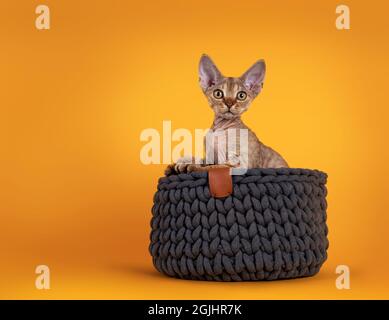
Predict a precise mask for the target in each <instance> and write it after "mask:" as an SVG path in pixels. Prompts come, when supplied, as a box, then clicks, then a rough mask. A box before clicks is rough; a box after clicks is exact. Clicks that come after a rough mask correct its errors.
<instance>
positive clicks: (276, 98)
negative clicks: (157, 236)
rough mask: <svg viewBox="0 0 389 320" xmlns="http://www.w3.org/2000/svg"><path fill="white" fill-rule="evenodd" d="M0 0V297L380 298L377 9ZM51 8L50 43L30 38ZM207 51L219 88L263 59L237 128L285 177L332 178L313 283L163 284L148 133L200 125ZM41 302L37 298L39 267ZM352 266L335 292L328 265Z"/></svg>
mask: <svg viewBox="0 0 389 320" xmlns="http://www.w3.org/2000/svg"><path fill="white" fill-rule="evenodd" d="M342 3H343V2H342V1H332V0H329V1H327V0H326V1H324V0H323V1H302V0H293V1H282V2H280V1H270V0H269V1H259V0H252V1H249V0H245V1H230V0H223V1H221V0H217V1H205V0H196V1H178V0H177V1H169V0H168V1H166V0H165V1H159V2H157V1H137V2H135V1H75V0H66V1H65V0H62V1H60V0H55V1H54V0H44V1H32V0H24V1H2V3H1V11H2V15H1V19H0V21H1V22H0V24H1V27H0V39H1V50H0V64H1V69H0V70H1V72H0V88H1V89H0V97H1V100H0V101H1V117H0V139H1V167H2V170H1V176H0V177H1V187H0V210H1V222H0V257H1V258H0V259H1V265H0V297H1V298H37V299H41V298H42V299H43V298H50V299H52V298H55V299H57V298H92V299H93V298H108V299H110V298H159V299H163V298H166V299H169V298H180V299H181V298H194V299H198V298H204V299H208V298H215V299H223V298H236V299H240V298H248V299H265V298H313V299H316V298H324V299H326V298H334V299H352V298H389V293H388V289H387V288H388V285H389V277H388V271H387V269H388V261H389V251H388V249H387V245H388V242H389V232H388V230H387V228H388V212H387V208H388V196H387V193H388V188H387V176H388V175H387V174H388V166H387V162H388V149H387V143H386V144H385V145H384V142H386V137H387V129H386V127H387V123H388V114H389V111H388V104H387V94H388V88H387V87H388V75H389V68H388V66H389V63H388V54H389V50H388V41H387V40H388V31H389V28H388V18H387V16H386V13H387V12H388V9H389V6H388V4H387V3H386V2H385V1H383V0H382V1H377V0H373V1H369V2H368V3H366V1H347V2H346V4H348V5H349V6H350V10H351V30H346V31H339V30H337V29H336V28H335V18H336V14H335V8H336V6H337V5H338V4H342ZM38 4H47V5H48V6H49V8H50V10H51V29H50V30H37V29H36V28H35V18H36V14H35V7H36V6H37V5H38ZM202 53H207V54H209V55H210V56H211V57H212V58H213V59H214V60H215V62H216V64H217V65H218V66H219V68H220V69H221V71H222V72H224V73H225V74H226V75H231V76H237V75H240V74H241V73H243V72H244V71H245V70H246V69H247V68H248V67H249V66H250V65H251V64H252V63H253V62H254V61H256V60H257V59H259V58H264V59H265V60H266V62H267V76H266V80H265V86H264V90H263V91H262V94H261V95H260V96H259V98H257V100H256V101H255V102H254V104H253V105H252V107H251V109H250V110H249V111H248V113H247V114H246V115H245V117H244V119H245V121H246V122H247V124H248V125H249V126H250V127H251V128H252V129H253V130H254V131H255V132H256V133H257V135H258V136H259V138H260V139H261V140H262V141H263V142H264V143H265V144H268V145H271V146H273V147H274V148H275V149H276V150H278V151H279V152H280V153H281V154H282V155H283V156H284V157H285V158H286V159H287V160H288V162H289V164H290V165H291V166H293V167H306V168H318V169H321V170H323V171H326V172H327V173H328V174H329V181H328V188H329V195H328V203H329V208H328V225H329V228H330V234H329V238H330V249H329V259H328V261H327V262H326V263H325V265H324V266H323V268H322V270H321V272H320V273H319V274H318V275H317V276H315V277H313V278H307V279H298V280H293V281H279V282H265V283H264V282H257V283H207V282H193V281H182V280H176V279H170V278H167V277H164V276H162V275H160V274H158V273H157V272H156V271H155V270H154V269H153V267H152V264H151V258H150V256H149V254H148V249H147V247H148V238H149V220H150V216H151V213H150V208H151V206H152V197H153V193H154V192H155V190H156V183H157V179H158V177H159V176H161V174H162V172H163V168H164V166H163V165H151V166H145V165H143V164H141V163H140V160H139V152H140V149H141V147H142V146H143V145H144V143H142V142H140V140H139V135H140V133H141V131H142V130H143V129H146V128H156V129H158V130H161V129H162V121H163V120H171V121H172V124H173V129H177V128H188V129H190V130H194V129H195V128H207V127H209V126H210V124H211V121H212V116H213V114H212V112H211V110H210V108H209V107H208V105H207V102H206V100H205V98H204V97H203V96H202V93H201V90H200V88H199V86H198V81H197V79H198V75H197V65H198V60H199V58H200V55H201V54H202ZM39 264H45V265H48V266H49V267H50V270H51V289H50V290H37V289H36V288H35V277H36V275H35V267H36V266H37V265H39ZM339 264H346V265H348V266H349V267H350V270H351V289H350V290H337V289H336V287H335V279H336V277H337V275H336V274H335V268H336V266H337V265H339Z"/></svg>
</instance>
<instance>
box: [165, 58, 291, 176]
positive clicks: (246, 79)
mask: <svg viewBox="0 0 389 320" xmlns="http://www.w3.org/2000/svg"><path fill="white" fill-rule="evenodd" d="M265 69H266V68H265V61H263V60H259V61H257V62H256V63H255V64H254V65H253V66H252V67H251V68H250V69H248V70H247V71H246V72H245V73H244V74H243V75H242V76H241V77H239V78H231V77H224V76H223V75H222V74H221V73H220V71H219V70H218V69H217V67H216V66H215V64H214V63H213V62H212V60H211V59H210V58H209V57H208V56H207V55H203V56H202V57H201V59H200V65H199V75H200V86H201V88H202V90H203V92H204V94H205V96H206V97H207V99H208V102H209V104H210V106H211V108H212V109H213V111H214V112H215V119H214V121H213V125H212V128H211V129H212V130H213V131H214V132H215V131H216V132H224V131H226V130H227V129H236V130H237V131H239V130H241V129H245V130H247V132H248V148H247V149H248V157H247V158H248V161H247V163H242V162H238V163H236V162H235V163H233V161H231V160H230V157H228V160H227V157H226V156H223V153H220V151H221V150H225V149H226V143H227V142H226V141H224V144H220V143H219V144H213V145H212V146H211V147H210V148H208V149H207V156H208V153H209V152H210V153H213V154H218V155H219V156H215V159H214V163H215V165H208V164H206V163H205V161H204V160H197V161H195V159H194V158H192V157H184V158H181V159H179V160H178V161H177V163H175V164H171V165H169V166H168V168H167V169H166V174H173V173H183V172H191V171H207V170H209V169H210V168H211V167H215V166H217V167H220V166H222V167H225V166H230V167H244V168H248V169H250V168H280V167H288V164H287V163H286V161H285V160H284V159H283V158H282V157H281V156H280V155H279V154H278V153H277V152H276V151H274V150H273V149H272V148H270V147H268V146H265V145H264V144H263V143H262V142H260V141H259V140H258V138H257V136H256V135H255V133H254V132H253V131H251V130H250V129H249V128H248V127H247V126H246V125H245V124H244V123H243V122H242V120H241V115H242V113H243V112H245V111H246V110H247V109H248V107H249V105H250V104H251V102H252V101H253V100H254V99H255V97H256V96H257V95H258V94H259V93H260V92H261V89H262V87H263V81H264V78H265ZM237 144H238V145H237V146H236V149H237V154H236V155H235V158H238V157H239V150H240V146H239V139H237ZM218 151H219V153H218ZM220 154H222V156H220Z"/></svg>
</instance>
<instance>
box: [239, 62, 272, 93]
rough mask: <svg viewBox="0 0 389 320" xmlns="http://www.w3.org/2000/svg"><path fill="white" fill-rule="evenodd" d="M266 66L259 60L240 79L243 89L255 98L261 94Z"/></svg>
mask: <svg viewBox="0 0 389 320" xmlns="http://www.w3.org/2000/svg"><path fill="white" fill-rule="evenodd" d="M265 73H266V65H265V61H264V60H259V61H257V62H256V63H254V64H253V65H252V67H251V68H250V69H248V70H247V71H246V72H245V73H244V74H243V75H242V76H241V77H240V79H241V80H242V81H243V83H244V85H245V87H246V88H247V89H249V90H250V91H251V92H252V93H253V94H254V95H255V96H256V95H257V94H258V93H260V92H261V89H262V86H263V81H264V79H265Z"/></svg>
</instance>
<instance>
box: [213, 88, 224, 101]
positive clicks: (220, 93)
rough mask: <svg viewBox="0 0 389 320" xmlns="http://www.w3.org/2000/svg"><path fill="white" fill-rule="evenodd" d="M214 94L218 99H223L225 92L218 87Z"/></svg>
mask: <svg viewBox="0 0 389 320" xmlns="http://www.w3.org/2000/svg"><path fill="white" fill-rule="evenodd" d="M213 96H214V97H215V98H216V99H221V98H223V96H224V94H223V91H221V90H220V89H216V90H215V91H214V92H213Z"/></svg>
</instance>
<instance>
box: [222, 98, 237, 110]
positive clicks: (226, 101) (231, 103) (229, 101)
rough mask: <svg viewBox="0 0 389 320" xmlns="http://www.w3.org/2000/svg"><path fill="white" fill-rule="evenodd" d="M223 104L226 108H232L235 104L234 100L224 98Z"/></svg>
mask: <svg viewBox="0 0 389 320" xmlns="http://www.w3.org/2000/svg"><path fill="white" fill-rule="evenodd" d="M224 103H225V105H226V106H227V107H229V108H230V107H232V106H233V105H234V104H235V99H233V98H225V99H224Z"/></svg>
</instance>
